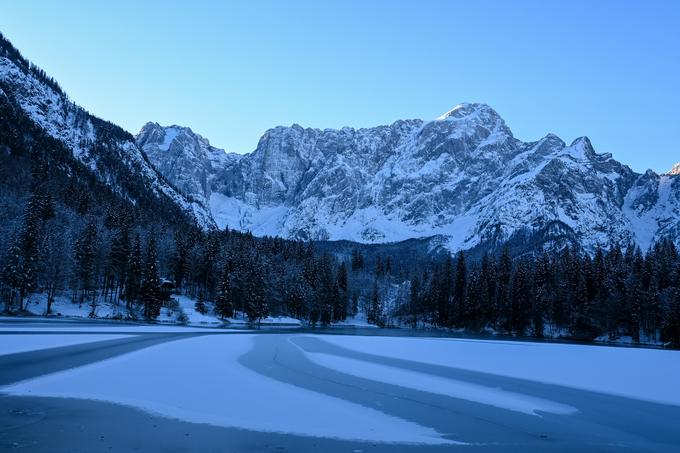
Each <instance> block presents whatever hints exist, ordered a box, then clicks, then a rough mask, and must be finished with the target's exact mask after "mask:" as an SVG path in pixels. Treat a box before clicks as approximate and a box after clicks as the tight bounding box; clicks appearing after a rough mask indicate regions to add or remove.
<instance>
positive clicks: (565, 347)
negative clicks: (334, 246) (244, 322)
mask: <svg viewBox="0 0 680 453" xmlns="http://www.w3.org/2000/svg"><path fill="white" fill-rule="evenodd" d="M10 324H11V325H10ZM59 325H60V326H61V327H59V328H56V327H55V324H49V325H47V324H40V325H37V324H33V323H28V322H26V323H23V324H22V325H21V326H19V325H18V323H3V324H1V325H0V386H2V387H1V388H0V392H2V394H3V396H2V397H0V409H1V410H2V412H1V415H0V426H1V427H3V428H2V429H0V449H2V450H5V449H8V448H19V447H22V448H24V449H27V450H30V451H81V450H82V451H92V450H105V449H108V448H112V449H113V450H114V451H135V450H142V451H144V450H146V451H148V450H154V451H196V450H198V451H210V450H215V449H218V450H220V451H221V450H222V449H224V450H227V451H230V450H236V451H242V450H253V451H282V450H285V451H296V452H297V451H320V450H322V449H323V450H324V451H350V452H352V451H422V450H433V451H436V450H442V451H451V450H453V449H475V450H485V451H486V450H488V451H508V450H514V451H573V450H579V451H608V450H612V451H613V450H618V449H621V448H627V449H629V450H634V451H639V450H645V451H677V450H678V448H680V433H679V432H678V430H677V421H678V420H680V387H678V385H677V383H678V382H680V360H679V358H680V355H679V354H680V353H678V352H677V351H664V350H654V349H633V348H618V347H603V346H584V345H575V344H555V343H534V342H519V341H498V340H495V341H488V340H476V339H451V338H431V337H420V336H419V337H404V336H391V335H390V336H385V335H384V334H385V333H390V332H389V331H383V330H379V329H371V331H370V332H364V331H361V330H349V331H350V332H354V333H370V334H371V335H370V336H366V335H323V334H315V333H313V332H309V331H302V330H298V331H290V330H285V331H283V330H282V331H279V333H272V331H267V332H262V333H253V332H238V331H219V330H217V329H215V330H212V329H211V330H205V331H201V330H200V329H186V330H183V329H182V328H173V329H146V328H140V327H139V326H129V327H128V326H120V328H116V329H115V330H112V327H113V326H111V325H107V326H106V327H109V328H105V329H102V331H101V334H100V335H101V340H100V341H97V339H96V338H93V337H96V335H97V334H96V333H95V332H96V330H95V329H93V326H92V324H87V325H81V324H78V323H61V324H59ZM10 327H11V328H10ZM46 327H47V330H46ZM60 332H61V333H60ZM79 332H80V335H83V336H84V337H83V339H82V341H80V340H78V339H77V336H78V334H79ZM114 332H115V334H116V335H113V333H114ZM334 332H336V333H337V332H340V331H338V330H335V331H334ZM21 335H24V336H26V338H29V337H30V348H29V349H30V350H23V351H22V349H21V348H20V347H18V346H17V344H19V343H20V342H21V341H20V340H21V338H20V336H21ZM3 337H4V338H6V339H7V340H10V339H11V341H6V342H2V339H3ZM50 337H52V338H50ZM2 344H6V345H8V346H5V348H6V349H7V348H10V347H11V348H14V349H12V350H9V349H8V351H4V352H3V346H2ZM41 345H43V346H42V347H41ZM114 420H115V421H114ZM123 432H124V433H125V435H124V436H123V435H121V433H123Z"/></svg>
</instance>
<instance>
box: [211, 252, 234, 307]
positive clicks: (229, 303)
mask: <svg viewBox="0 0 680 453" xmlns="http://www.w3.org/2000/svg"><path fill="white" fill-rule="evenodd" d="M230 274H231V272H230V269H229V263H228V262H227V263H225V265H224V267H223V268H222V275H221V276H220V283H219V286H218V287H217V297H216V298H215V312H216V313H217V315H218V316H219V317H220V318H222V319H224V318H229V317H231V316H234V301H233V296H232V292H231V275H230Z"/></svg>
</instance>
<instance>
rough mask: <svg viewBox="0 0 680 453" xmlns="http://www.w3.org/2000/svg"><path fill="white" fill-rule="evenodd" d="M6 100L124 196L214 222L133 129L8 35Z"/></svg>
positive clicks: (2, 77) (1, 54) (0, 85)
mask: <svg viewBox="0 0 680 453" xmlns="http://www.w3.org/2000/svg"><path fill="white" fill-rule="evenodd" d="M0 102H1V103H2V104H3V105H4V106H7V108H11V109H20V110H21V111H22V112H23V115H25V116H27V117H28V118H30V120H31V121H32V122H33V123H34V125H35V126H37V128H38V129H40V130H42V131H43V132H44V133H46V134H48V135H49V136H51V137H53V138H54V139H57V140H58V141H60V142H61V143H63V144H64V145H65V146H66V147H67V148H68V149H69V150H70V151H71V152H72V153H73V158H75V161H76V162H79V163H81V164H83V165H84V166H85V168H87V169H88V171H89V172H91V173H92V174H93V175H94V177H95V178H96V179H98V180H99V181H100V182H101V183H103V184H105V185H107V186H108V187H110V188H111V189H112V190H113V191H114V192H116V193H118V194H120V195H122V196H123V197H124V198H126V199H128V200H130V201H132V202H133V203H135V204H137V203H141V202H144V203H145V204H154V203H156V204H158V205H160V204H163V203H165V204H166V205H167V204H168V203H170V205H173V204H174V205H175V206H178V207H179V208H180V209H181V211H182V212H183V213H184V214H185V215H186V216H187V217H189V218H190V219H193V220H194V221H195V222H196V223H198V224H199V225H201V226H203V227H208V226H211V225H213V224H214V223H213V219H212V215H211V214H210V212H209V211H208V210H207V209H206V208H205V206H204V205H203V204H201V203H199V202H195V201H192V200H191V198H190V197H186V196H184V195H183V194H181V193H179V192H178V191H177V190H176V189H175V188H174V187H173V186H172V184H171V183H169V181H168V180H166V179H165V178H164V177H163V176H162V174H161V173H159V172H158V171H157V170H156V169H155V168H154V167H153V165H152V164H151V162H150V161H149V160H148V159H147V157H146V156H145V154H144V153H143V152H142V151H141V150H140V149H139V148H138V147H137V145H136V143H135V139H134V137H133V136H132V135H131V134H129V133H128V132H125V131H124V130H123V129H121V128H120V127H118V126H115V125H114V124H111V123H109V122H106V121H103V120H101V119H99V118H97V117H95V116H93V115H91V114H89V113H88V112H87V111H85V110H84V109H83V108H81V107H79V106H78V105H76V104H75V103H73V102H71V101H70V100H69V99H68V97H67V96H66V94H65V93H64V92H63V91H62V90H61V89H60V88H59V86H58V85H57V83H56V82H55V81H54V80H53V79H51V78H50V77H49V76H47V75H46V74H45V73H44V72H43V71H42V70H40V69H39V68H37V67H36V66H34V65H32V64H31V63H29V62H28V61H27V60H26V59H24V58H23V57H22V56H21V54H20V53H19V52H18V51H17V50H16V49H15V48H14V47H13V46H12V45H11V43H9V41H7V40H6V39H5V38H4V37H2V35H0ZM43 151H47V150H43ZM48 155H49V153H48ZM68 172H70V173H74V172H76V169H75V168H71V169H69V170H68Z"/></svg>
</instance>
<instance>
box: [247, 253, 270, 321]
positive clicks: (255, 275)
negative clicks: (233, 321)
mask: <svg viewBox="0 0 680 453" xmlns="http://www.w3.org/2000/svg"><path fill="white" fill-rule="evenodd" d="M264 286H265V282H264V277H263V275H262V269H261V264H260V260H259V258H255V259H254V260H253V262H251V263H249V265H248V270H247V273H246V281H245V291H244V305H245V312H246V316H248V320H249V321H250V322H252V323H259V322H260V320H261V319H262V318H265V317H267V316H268V315H269V307H268V306H267V303H266V300H265V288H264Z"/></svg>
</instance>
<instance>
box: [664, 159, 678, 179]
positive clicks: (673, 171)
mask: <svg viewBox="0 0 680 453" xmlns="http://www.w3.org/2000/svg"><path fill="white" fill-rule="evenodd" d="M666 174H667V175H672V176H676V175H680V162H676V163H674V164H673V167H672V168H671V170H670V171H669V172H668V173H666Z"/></svg>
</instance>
